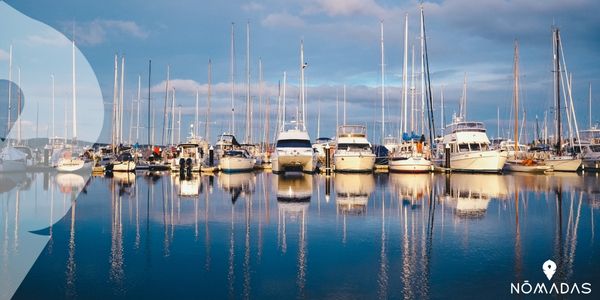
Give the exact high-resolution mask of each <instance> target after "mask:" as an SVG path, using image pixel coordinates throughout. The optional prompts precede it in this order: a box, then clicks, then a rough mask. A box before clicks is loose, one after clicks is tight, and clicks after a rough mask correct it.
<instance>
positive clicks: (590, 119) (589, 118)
mask: <svg viewBox="0 0 600 300" xmlns="http://www.w3.org/2000/svg"><path fill="white" fill-rule="evenodd" d="M589 103H590V107H589V114H590V115H589V117H588V121H589V123H590V129H591V128H592V83H591V82H590V94H589Z"/></svg>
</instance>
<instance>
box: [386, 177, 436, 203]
mask: <svg viewBox="0 0 600 300" xmlns="http://www.w3.org/2000/svg"><path fill="white" fill-rule="evenodd" d="M431 179H432V174H406V173H390V180H389V181H390V187H391V190H392V192H393V193H394V194H395V195H396V196H397V197H398V200H400V201H401V202H402V205H405V206H410V207H411V208H413V209H415V208H420V207H421V206H422V205H423V201H422V200H423V198H424V197H425V195H429V192H430V189H431V181H432V180H431Z"/></svg>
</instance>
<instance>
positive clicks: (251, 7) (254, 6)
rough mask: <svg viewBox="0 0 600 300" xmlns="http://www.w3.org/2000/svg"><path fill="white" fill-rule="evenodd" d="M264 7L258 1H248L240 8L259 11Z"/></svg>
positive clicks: (247, 10)
mask: <svg viewBox="0 0 600 300" xmlns="http://www.w3.org/2000/svg"><path fill="white" fill-rule="evenodd" d="M264 9H265V7H264V5H262V4H260V3H256V2H249V3H246V4H244V5H242V10H244V11H246V12H254V11H261V10H264Z"/></svg>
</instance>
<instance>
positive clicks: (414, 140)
mask: <svg viewBox="0 0 600 300" xmlns="http://www.w3.org/2000/svg"><path fill="white" fill-rule="evenodd" d="M404 26H405V27H404V66H403V72H402V74H403V76H402V77H403V95H402V105H403V106H404V126H403V128H404V129H405V130H406V129H407V119H408V116H407V107H408V104H407V103H408V80H407V77H408V76H407V70H408V15H407V16H406V17H405V25H404ZM420 40H421V104H422V107H424V103H425V95H426V92H425V72H426V70H425V57H426V52H425V51H426V47H425V21H424V15H423V7H422V6H421V39H420ZM413 64H414V51H413ZM422 118H424V117H423V116H422ZM411 124H412V123H411ZM421 130H425V128H424V126H421ZM388 164H389V170H390V171H392V172H407V173H423V172H429V171H432V170H433V164H432V163H431V160H430V149H429V146H427V145H426V143H425V135H424V134H422V135H418V134H414V133H411V134H408V133H403V134H402V137H401V143H400V145H398V147H397V149H396V151H395V152H394V153H393V154H392V155H391V157H390V160H389V162H388Z"/></svg>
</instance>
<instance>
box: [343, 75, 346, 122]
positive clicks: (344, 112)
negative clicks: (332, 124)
mask: <svg viewBox="0 0 600 300" xmlns="http://www.w3.org/2000/svg"><path fill="white" fill-rule="evenodd" d="M343 117H344V119H343V121H344V126H346V85H345V84H344V116H343Z"/></svg>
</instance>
